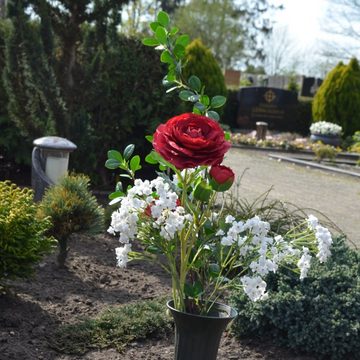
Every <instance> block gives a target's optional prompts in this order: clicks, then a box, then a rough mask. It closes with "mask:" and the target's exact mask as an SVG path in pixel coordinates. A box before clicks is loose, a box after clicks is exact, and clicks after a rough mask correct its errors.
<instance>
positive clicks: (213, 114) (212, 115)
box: [206, 110, 220, 121]
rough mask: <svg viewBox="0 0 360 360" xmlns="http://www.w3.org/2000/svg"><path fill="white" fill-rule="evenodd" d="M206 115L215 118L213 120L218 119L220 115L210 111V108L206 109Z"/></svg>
mask: <svg viewBox="0 0 360 360" xmlns="http://www.w3.org/2000/svg"><path fill="white" fill-rule="evenodd" d="M206 116H207V117H209V118H211V119H213V120H215V121H220V116H219V114H218V113H217V112H216V111H211V110H210V111H208V112H207V113H206Z"/></svg>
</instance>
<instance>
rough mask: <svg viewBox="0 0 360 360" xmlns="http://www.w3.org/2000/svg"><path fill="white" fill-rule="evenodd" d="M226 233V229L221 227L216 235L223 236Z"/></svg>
mask: <svg viewBox="0 0 360 360" xmlns="http://www.w3.org/2000/svg"><path fill="white" fill-rule="evenodd" d="M223 235H225V233H224V230H222V229H220V230H218V231H217V232H216V234H215V236H223Z"/></svg>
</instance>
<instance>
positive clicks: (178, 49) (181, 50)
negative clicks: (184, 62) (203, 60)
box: [173, 45, 185, 59]
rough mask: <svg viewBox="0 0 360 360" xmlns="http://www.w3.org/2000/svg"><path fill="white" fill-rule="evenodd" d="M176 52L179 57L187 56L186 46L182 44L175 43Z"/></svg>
mask: <svg viewBox="0 0 360 360" xmlns="http://www.w3.org/2000/svg"><path fill="white" fill-rule="evenodd" d="M173 51H174V54H175V56H176V57H177V58H179V59H182V58H183V57H184V56H185V47H184V46H182V45H175V47H174V50H173Z"/></svg>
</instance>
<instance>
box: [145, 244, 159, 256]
mask: <svg viewBox="0 0 360 360" xmlns="http://www.w3.org/2000/svg"><path fill="white" fill-rule="evenodd" d="M146 251H148V252H149V253H150V254H159V253H160V252H161V250H160V249H159V248H158V247H156V246H154V245H150V246H148V247H147V248H146Z"/></svg>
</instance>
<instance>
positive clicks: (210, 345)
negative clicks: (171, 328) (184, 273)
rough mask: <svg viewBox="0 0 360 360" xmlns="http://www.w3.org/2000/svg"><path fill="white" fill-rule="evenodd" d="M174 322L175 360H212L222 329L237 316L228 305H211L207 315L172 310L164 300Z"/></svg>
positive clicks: (214, 357)
mask: <svg viewBox="0 0 360 360" xmlns="http://www.w3.org/2000/svg"><path fill="white" fill-rule="evenodd" d="M167 307H168V308H169V310H170V312H171V314H172V316H173V317H174V321H175V360H216V356H217V353H218V349H219V344H220V339H221V335H222V333H223V331H224V330H225V328H226V326H227V325H228V324H229V323H230V322H231V321H232V320H233V319H235V317H236V316H237V311H236V310H235V309H233V308H231V307H230V306H227V305H224V304H219V303H215V304H214V306H213V307H212V309H211V311H210V313H209V314H208V315H204V316H203V315H194V314H190V313H186V312H182V311H179V310H176V309H175V308H174V301H173V300H171V301H168V303H167Z"/></svg>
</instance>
